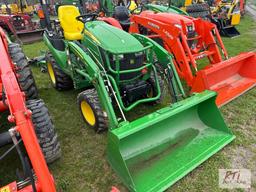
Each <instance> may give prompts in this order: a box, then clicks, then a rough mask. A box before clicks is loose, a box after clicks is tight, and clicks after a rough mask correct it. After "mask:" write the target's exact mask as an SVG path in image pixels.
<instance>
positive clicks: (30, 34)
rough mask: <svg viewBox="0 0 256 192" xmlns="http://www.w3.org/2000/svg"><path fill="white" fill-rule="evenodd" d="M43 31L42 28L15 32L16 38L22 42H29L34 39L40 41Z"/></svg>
mask: <svg viewBox="0 0 256 192" xmlns="http://www.w3.org/2000/svg"><path fill="white" fill-rule="evenodd" d="M43 32H44V30H43V29H42V30H40V29H38V30H34V31H24V32H17V37H18V39H19V40H20V41H21V42H22V43H23V44H29V43H33V42H36V41H41V40H42V39H43Z"/></svg>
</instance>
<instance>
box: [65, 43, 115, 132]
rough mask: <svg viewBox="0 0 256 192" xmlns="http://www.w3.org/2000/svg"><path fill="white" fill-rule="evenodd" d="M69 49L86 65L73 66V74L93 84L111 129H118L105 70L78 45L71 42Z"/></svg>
mask: <svg viewBox="0 0 256 192" xmlns="http://www.w3.org/2000/svg"><path fill="white" fill-rule="evenodd" d="M68 47H69V49H70V51H71V52H72V53H74V54H75V56H76V57H78V58H79V59H80V60H81V61H82V62H83V64H84V67H83V68H82V67H80V66H79V67H77V66H73V72H74V73H77V74H79V75H81V76H83V77H85V78H87V79H88V80H89V81H90V82H91V83H92V84H93V86H94V87H95V89H96V90H97V92H98V96H99V99H100V102H101V105H102V107H103V109H105V111H106V113H107V114H108V117H109V125H110V128H116V127H117V126H118V121H117V117H116V114H115V111H114V109H113V106H112V103H111V98H110V96H109V93H108V91H107V89H106V85H105V83H104V78H103V76H104V75H105V73H104V69H100V68H99V66H98V65H97V64H96V63H95V62H94V61H93V60H92V59H91V57H90V56H89V55H88V54H87V53H86V52H85V51H84V50H83V49H82V48H81V47H79V46H78V45H77V44H76V43H74V42H69V43H68Z"/></svg>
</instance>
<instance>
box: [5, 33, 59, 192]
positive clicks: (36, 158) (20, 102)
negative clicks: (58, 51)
mask: <svg viewBox="0 0 256 192" xmlns="http://www.w3.org/2000/svg"><path fill="white" fill-rule="evenodd" d="M0 36H1V38H0V58H1V59H0V73H1V74H0V75H1V83H2V85H3V88H4V91H5V95H6V101H5V103H6V104H7V105H8V108H9V111H10V115H9V117H8V120H9V122H11V123H15V125H16V126H15V127H14V128H13V129H12V130H13V132H18V133H19V134H20V136H21V138H22V141H23V143H24V146H25V148H26V151H27V154H28V156H29V159H30V161H31V164H32V167H33V169H34V171H35V174H36V176H37V185H36V188H37V191H38V192H39V191H42V192H55V191H56V189H55V184H54V180H53V178H52V176H51V174H50V172H49V170H48V167H47V164H46V162H45V159H44V155H43V153H42V151H41V148H40V146H39V143H38V140H37V137H36V134H35V131H34V127H33V124H32V120H31V115H32V113H31V111H30V110H28V109H27V107H26V103H25V102H26V101H25V94H24V93H23V92H22V91H21V89H20V86H19V83H18V81H17V77H16V74H15V73H14V69H13V63H12V61H11V59H10V56H9V55H8V44H7V40H6V37H5V34H4V32H3V31H2V30H1V29H0ZM2 103H3V101H2V102H1V105H2ZM30 187H31V186H30ZM28 191H29V190H28ZM31 191H32V189H31Z"/></svg>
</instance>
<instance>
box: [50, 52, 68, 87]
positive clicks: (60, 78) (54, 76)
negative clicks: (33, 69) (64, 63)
mask: <svg viewBox="0 0 256 192" xmlns="http://www.w3.org/2000/svg"><path fill="white" fill-rule="evenodd" d="M46 63H47V71H48V74H49V77H50V80H51V83H52V85H53V87H54V88H55V89H57V90H59V91H62V90H69V89H72V88H73V81H72V79H71V78H70V77H69V76H68V75H67V74H66V73H64V72H63V71H62V69H61V68H60V67H59V65H58V64H57V63H56V61H55V59H54V58H53V56H52V54H51V53H48V54H47V55H46Z"/></svg>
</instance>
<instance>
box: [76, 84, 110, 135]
mask: <svg viewBox="0 0 256 192" xmlns="http://www.w3.org/2000/svg"><path fill="white" fill-rule="evenodd" d="M77 101H78V105H79V108H80V111H81V114H82V116H83V119H84V121H85V123H86V124H87V125H88V126H89V127H91V128H93V129H94V130H95V131H96V132H97V133H100V132H103V131H105V130H107V129H108V117H107V114H106V113H105V112H104V111H103V109H102V107H101V104H100V101H99V98H98V94H97V91H96V90H95V89H88V90H86V91H83V92H82V93H80V94H79V95H78V97H77Z"/></svg>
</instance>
